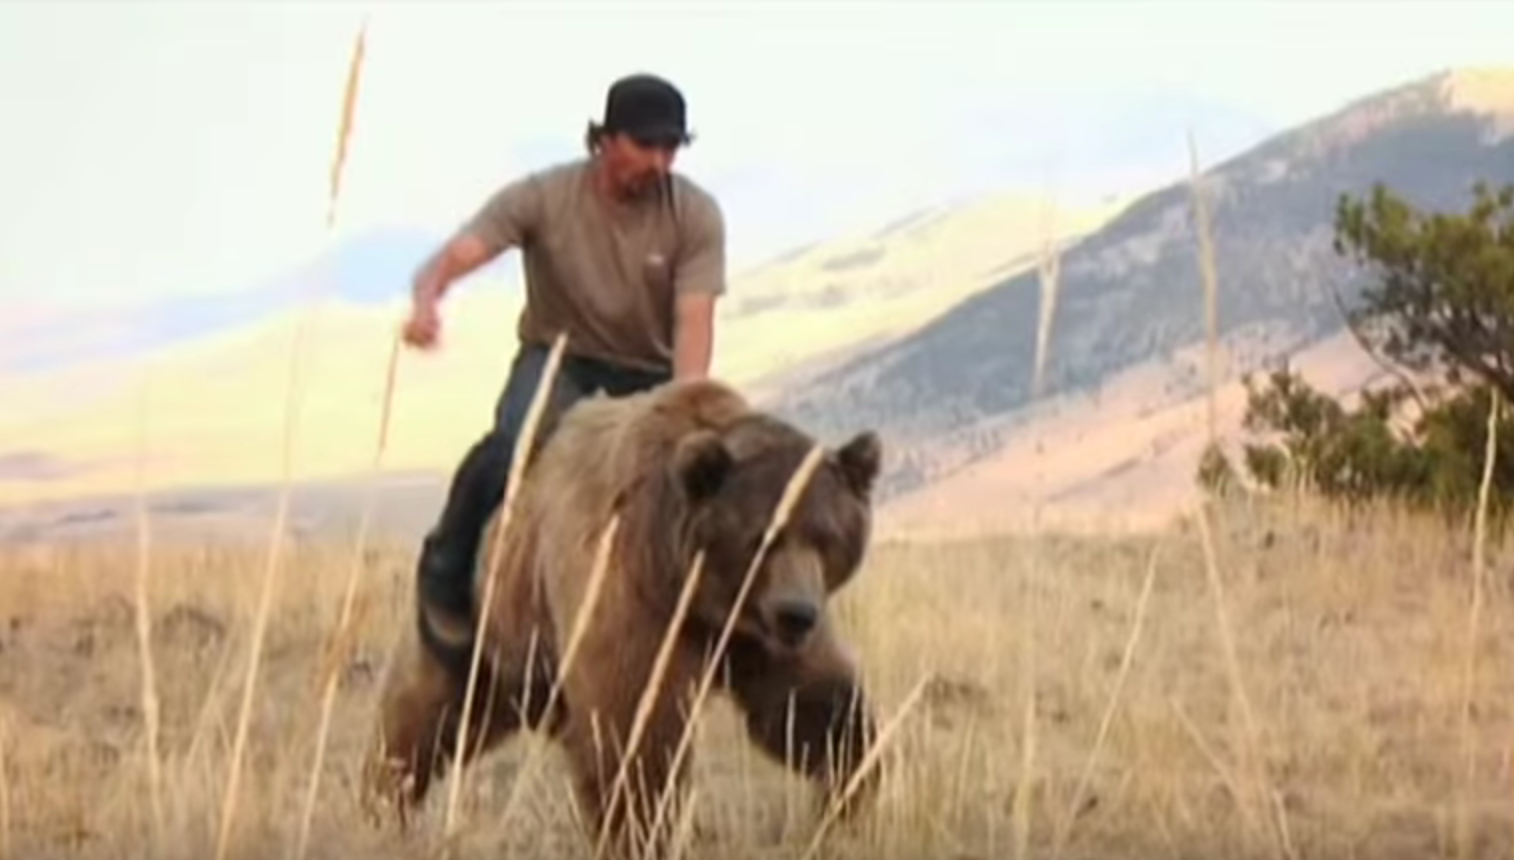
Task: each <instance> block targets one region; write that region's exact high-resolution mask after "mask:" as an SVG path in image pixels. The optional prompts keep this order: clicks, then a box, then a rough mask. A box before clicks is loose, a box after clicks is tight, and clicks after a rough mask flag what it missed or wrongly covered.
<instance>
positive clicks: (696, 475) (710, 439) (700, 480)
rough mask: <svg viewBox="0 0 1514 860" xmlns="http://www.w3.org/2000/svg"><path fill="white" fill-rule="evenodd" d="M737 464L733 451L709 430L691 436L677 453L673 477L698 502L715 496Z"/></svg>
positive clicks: (679, 444) (681, 443)
mask: <svg viewBox="0 0 1514 860" xmlns="http://www.w3.org/2000/svg"><path fill="white" fill-rule="evenodd" d="M735 463H736V459H735V458H734V457H732V456H731V452H730V449H728V448H726V446H725V443H724V442H722V441H720V437H719V436H717V435H715V434H714V433H713V432H711V431H709V430H698V431H695V432H694V433H692V434H690V435H689V437H688V438H686V439H684V440H683V441H682V442H680V443H678V448H677V449H676V450H675V451H674V452H673V474H674V476H675V478H676V480H677V481H678V486H679V488H680V489H682V490H683V492H684V495H685V496H687V497H688V498H689V499H690V500H691V501H696V502H698V501H703V500H705V499H707V498H709V497H710V496H713V495H714V494H715V491H717V490H719V489H720V485H721V483H722V482H724V481H725V478H726V475H728V474H729V473H730V471H731V467H732V466H733V465H735Z"/></svg>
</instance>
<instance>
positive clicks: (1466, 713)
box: [1456, 387, 1503, 857]
mask: <svg viewBox="0 0 1514 860" xmlns="http://www.w3.org/2000/svg"><path fill="white" fill-rule="evenodd" d="M1490 391H1491V392H1492V394H1491V396H1490V398H1489V403H1488V424H1487V431H1486V434H1487V440H1486V445H1485V448H1484V451H1483V463H1482V480H1481V482H1480V484H1479V485H1478V488H1477V512H1476V519H1475V521H1474V524H1473V535H1472V600H1471V606H1469V607H1468V609H1467V614H1468V615H1469V616H1470V617H1469V618H1468V619H1467V639H1466V643H1467V644H1466V648H1467V650H1466V653H1465V656H1464V657H1463V663H1462V696H1461V732H1460V735H1461V747H1462V750H1461V752H1462V760H1463V767H1464V768H1465V771H1464V776H1465V780H1466V781H1465V783H1464V784H1463V787H1462V790H1461V791H1460V792H1458V802H1457V812H1458V814H1457V827H1456V852H1457V856H1458V857H1468V856H1470V854H1471V851H1472V836H1471V826H1472V824H1471V815H1472V812H1471V808H1470V806H1471V804H1470V795H1471V793H1472V792H1473V791H1474V789H1473V788H1472V786H1473V781H1474V780H1475V778H1476V776H1477V745H1476V740H1475V738H1474V737H1473V735H1472V697H1473V696H1474V695H1475V693H1476V690H1477V640H1478V637H1479V636H1480V635H1481V627H1482V611H1483V578H1484V575H1485V572H1486V568H1487V547H1486V544H1487V532H1488V499H1489V496H1490V495H1491V493H1492V485H1493V468H1494V465H1495V461H1496V460H1497V458H1498V415H1499V411H1500V410H1501V409H1502V406H1503V400H1502V397H1501V396H1500V394H1499V391H1498V389H1497V388H1494V387H1490Z"/></svg>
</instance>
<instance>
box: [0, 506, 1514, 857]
mask: <svg viewBox="0 0 1514 860" xmlns="http://www.w3.org/2000/svg"><path fill="white" fill-rule="evenodd" d="M1472 546H1473V541H1472V536H1471V531H1470V529H1460V530H1453V529H1450V528H1448V527H1446V526H1444V525H1443V524H1440V523H1436V522H1431V521H1426V520H1423V519H1420V518H1415V517H1411V516H1408V515H1405V514H1402V513H1397V512H1394V511H1391V510H1377V511H1370V512H1358V513H1355V514H1348V513H1345V512H1341V511H1338V510H1331V509H1327V508H1325V507H1323V506H1321V505H1318V504H1314V503H1309V502H1294V503H1289V504H1282V503H1277V504H1272V505H1269V506H1268V507H1266V508H1265V509H1263V508H1250V507H1247V506H1243V505H1239V504H1232V505H1230V506H1228V507H1225V508H1222V509H1210V510H1209V511H1208V512H1207V513H1206V515H1205V518H1204V520H1203V521H1202V522H1200V521H1197V520H1195V521H1191V522H1189V523H1188V524H1186V525H1185V526H1184V527H1182V528H1178V529H1174V530H1172V531H1170V532H1167V533H1163V534H1159V535H1151V536H1146V537H1130V538H1121V539H1118V540H1116V539H1106V540H1098V539H1089V538H1076V539H1074V538H1059V537H1056V536H1053V535H1040V536H1033V537H1023V538H1003V539H996V540H995V541H979V542H970V543H969V542H963V543H953V544H940V545H923V544H902V543H890V542H888V541H886V540H882V541H880V542H879V543H878V545H877V546H876V548H875V550H874V552H873V554H872V556H871V557H870V559H869V561H868V563H867V568H866V570H865V571H864V573H863V575H862V576H861V577H860V578H859V579H858V580H857V581H856V583H855V585H854V587H853V588H852V589H851V590H849V591H847V592H846V593H845V594H844V597H843V598H842V599H841V601H840V605H839V607H838V611H839V612H841V613H843V624H844V628H845V630H846V631H847V632H848V633H849V635H850V636H851V637H852V639H853V641H854V642H855V643H856V647H857V649H858V651H859V652H860V654H861V656H862V658H863V660H864V666H865V671H866V674H867V677H868V678H869V682H870V685H871V687H872V689H873V691H874V695H875V696H876V697H877V700H878V702H879V705H880V707H881V708H882V710H883V714H882V717H883V719H884V720H885V721H887V720H889V719H892V718H893V717H894V716H895V715H896V714H897V715H898V716H899V723H898V729H897V732H896V733H895V734H893V735H892V737H891V742H890V744H889V746H888V756H887V759H886V766H887V768H888V781H887V783H886V785H887V788H886V790H885V792H884V794H883V796H882V798H881V801H880V803H881V805H880V807H878V808H877V809H876V810H875V811H874V812H873V813H872V814H871V815H869V816H868V817H866V818H865V819H863V820H862V821H860V822H858V824H857V825H856V826H855V827H853V828H851V829H849V830H836V831H832V832H830V833H829V835H828V836H827V838H826V840H825V842H824V844H823V846H822V849H823V850H822V852H821V856H845V857H858V858H861V857H864V856H870V855H875V856H879V857H885V858H924V857H946V858H997V857H1021V856H1035V857H1055V856H1061V857H1068V858H1073V857H1110V856H1120V857H1126V858H1144V857H1222V856H1223V857H1322V858H1325V857H1328V858H1345V857H1377V858H1397V857H1404V858H1409V857H1414V858H1424V857H1441V856H1446V857H1453V856H1466V857H1472V856H1477V857H1488V856H1507V855H1508V853H1509V851H1510V850H1511V848H1514V816H1511V809H1514V806H1511V801H1514V794H1511V790H1510V789H1511V785H1514V773H1511V770H1510V761H1509V750H1510V743H1511V740H1514V711H1511V708H1514V660H1511V649H1510V648H1509V647H1506V646H1505V645H1504V644H1503V643H1504V642H1505V641H1506V640H1507V639H1508V636H1509V633H1510V629H1511V628H1510V625H1511V620H1514V619H1511V615H1510V610H1511V603H1510V594H1509V583H1508V575H1507V570H1508V568H1507V565H1506V563H1505V561H1504V559H1505V557H1506V556H1505V554H1504V553H1503V552H1502V551H1501V550H1495V549H1490V550H1489V551H1488V553H1487V563H1486V565H1485V570H1486V575H1485V576H1484V577H1482V578H1480V579H1479V580H1478V581H1480V582H1481V583H1482V585H1481V587H1480V588H1478V589H1474V579H1475V577H1474V575H1473V574H1474V569H1475V568H1476V565H1475V564H1474V561H1475V559H1474V553H1473V551H1472ZM351 556H352V552H351V549H350V548H349V547H347V546H344V545H342V544H340V543H337V542H336V541H334V540H333V541H331V542H328V543H325V544H319V543H304V544H300V545H296V546H294V547H292V548H291V550H290V552H289V555H288V557H287V559H286V563H285V565H284V566H283V567H282V568H281V569H280V570H279V572H278V576H277V579H276V581H275V591H274V592H273V593H272V602H271V604H270V605H271V606H272V607H273V612H272V615H271V616H270V621H269V624H268V628H267V631H266V639H265V641H264V643H263V650H262V654H261V661H260V668H259V672H258V676H257V687H256V693H255V695H254V697H253V699H252V701H253V704H254V707H253V708H252V710H251V711H250V722H249V724H248V725H249V731H248V734H247V737H246V746H245V750H244V753H243V758H242V768H241V772H240V774H239V787H238V790H237V794H236V795H235V798H234V802H233V803H232V804H231V805H232V811H233V818H232V819H231V822H230V823H231V825H232V828H231V829H230V830H229V831H228V833H229V837H230V838H229V840H228V845H229V846H230V850H229V851H228V856H236V857H254V856H257V857H264V856H294V850H295V847H296V846H297V845H298V844H299V841H300V833H301V828H302V825H303V824H304V823H305V821H306V818H305V810H306V805H305V798H306V794H307V792H308V791H309V789H310V779H311V769H312V763H313V762H314V761H315V760H316V747H317V736H318V728H319V723H320V717H321V698H322V694H323V686H324V680H325V678H326V677H327V676H326V675H325V674H324V673H325V672H326V671H328V670H330V671H334V672H335V673H336V674H335V676H334V677H335V678H336V679H337V680H338V681H339V686H338V687H337V688H336V697H335V699H334V710H333V711H332V718H331V723H330V732H329V736H328V740H327V742H326V744H325V753H324V757H323V758H322V759H321V773H320V783H319V795H318V801H317V803H316V805H315V807H314V808H313V811H312V814H311V815H310V817H309V819H308V821H309V834H308V835H309V839H308V848H307V850H306V853H305V856H307V857H354V856H364V857H404V858H409V857H422V856H433V854H432V852H433V851H434V850H435V848H436V840H437V837H438V834H439V833H440V828H441V815H442V808H443V806H444V804H445V799H446V790H445V788H444V789H443V790H442V791H439V792H438V793H437V794H435V795H433V798H432V802H431V804H430V805H429V806H428V807H427V809H426V810H425V813H424V814H423V816H422V817H421V818H420V819H419V820H417V821H416V822H414V824H413V826H412V828H411V829H410V830H409V831H408V832H405V833H400V832H399V831H398V830H397V829H396V828H394V827H393V826H392V825H383V826H379V825H376V824H374V823H373V822H371V821H370V820H369V819H368V818H367V817H366V816H365V814H364V812H363V810H362V807H361V805H360V803H359V799H358V795H357V776H358V773H359V769H360V766H361V761H362V755H363V753H364V752H365V748H366V745H367V743H368V741H369V738H370V730H371V721H372V713H373V707H374V700H375V696H376V694H377V692H378V684H379V680H380V678H381V675H382V673H383V671H384V669H385V663H386V660H387V659H388V657H389V653H390V648H391V645H392V643H393V642H394V639H395V633H396V632H397V631H399V630H400V629H401V625H403V624H405V623H407V621H408V615H407V614H406V612H407V610H408V608H409V604H408V599H409V592H408V587H409V567H408V565H409V559H410V550H409V549H408V548H407V547H402V546H400V547H376V548H374V549H371V550H370V551H369V552H368V553H367V554H366V559H365V566H364V567H363V569H362V571H361V577H362V578H361V584H360V588H359V592H358V599H357V602H356V604H355V608H356V613H355V616H354V617H355V619H356V623H355V627H354V630H355V636H354V637H353V638H352V640H351V648H350V650H347V651H345V652H342V653H341V654H340V656H339V657H338V658H337V659H335V660H332V659H330V658H329V657H328V655H329V654H330V653H331V647H332V646H331V642H330V639H331V638H332V633H333V631H334V630H336V628H337V618H338V613H339V611H340V608H341V606H342V597H343V592H344V588H345V585H346V582H347V578H348V574H349V572H350V570H351V567H350V566H351V564H352V558H351ZM137 560H138V547H137V546H135V545H133V544H132V543H130V542H126V543H121V544H96V545H85V544H79V545H73V546H65V547H56V548H37V547H31V548H12V549H9V550H7V551H6V554H5V555H4V558H3V561H0V773H3V778H0V856H3V857H5V858H23V857H24V858H34V857H81V858H82V857H90V858H95V857H99V858H106V857H128V856H131V857H143V856H146V857H155V858H156V857H185V858H189V857H196V858H205V857H212V856H214V849H215V846H216V844H217V837H218V834H219V832H220V828H221V827H222V824H223V817H222V813H223V805H224V804H225V801H226V791H227V785H228V774H229V771H230V763H231V761H232V758H233V750H234V749H235V748H236V736H237V725H238V718H239V708H240V704H241V696H242V691H243V684H244V683H245V681H246V667H247V665H248V663H249V659H248V658H249V648H250V646H251V644H252V640H253V633H254V631H255V620H256V615H257V613H256V609H257V606H258V604H259V600H260V599H261V594H260V589H261V587H262V582H263V574H264V569H265V565H266V563H267V559H266V558H265V550H264V548H262V547H260V546H257V545H255V544H250V545H246V546H241V547H238V546H233V545H229V544H226V545H201V546H191V545H182V546H175V545H155V546H151V547H150V561H151V565H150V568H149V573H150V576H149V578H148V580H147V587H146V590H145V596H146V606H147V608H148V609H149V613H148V617H149V618H150V619H151V625H150V630H149V634H150V641H151V648H152V658H153V659H152V662H151V666H152V672H153V677H152V681H153V685H152V686H153V687H154V688H155V690H156V695H157V699H156V701H155V702H154V701H153V700H150V699H148V698H146V697H144V694H143V689H144V685H143V669H144V665H145V664H144V662H143V661H142V659H141V653H140V651H139V648H140V641H141V640H140V639H139V630H138V628H137V606H138V603H137V600H138V590H137V579H136V573H137V569H138V568H137ZM1474 598H1475V599H1474ZM1469 646H1470V650H1469ZM922 682H923V683H924V685H925V686H924V695H923V696H921V697H920V698H919V699H918V700H917V703H916V704H915V705H914V706H913V707H908V708H904V709H903V713H902V714H901V713H899V711H900V710H901V703H903V702H904V701H905V698H906V696H907V695H908V694H909V693H910V691H911V690H914V689H916V687H917V685H918V684H921V683H922ZM1469 683H1470V686H1468V685H1469ZM154 711H155V712H156V721H157V724H158V725H159V726H160V729H159V732H158V734H157V738H156V756H152V755H150V745H149V743H148V741H149V737H148V733H147V732H146V731H145V730H144V727H145V726H147V725H149V724H150V720H149V718H150V717H153V715H154V714H153V712H154ZM535 743H537V740H536V739H535V738H533V737H530V736H523V737H521V738H519V739H518V740H517V741H515V742H514V743H512V744H510V745H509V746H508V747H506V748H504V749H503V750H501V751H500V752H499V753H498V754H496V755H495V756H493V757H492V758H489V759H487V760H486V761H485V762H484V763H483V764H482V765H481V766H479V767H478V768H476V769H474V770H472V771H469V772H468V775H467V782H466V783H465V789H464V791H463V793H462V801H463V805H462V808H461V816H462V818H461V825H462V835H461V838H460V840H459V842H458V843H457V847H458V849H459V855H458V856H502V855H503V856H512V855H514V856H531V857H569V856H586V854H585V851H584V844H583V842H582V841H581V837H580V836H579V834H578V831H577V830H576V827H575V822H574V819H573V817H572V812H571V811H570V804H569V801H568V797H569V795H568V793H567V791H568V787H567V783H566V781H565V780H564V776H565V770H564V769H563V768H562V767H561V766H560V765H559V763H558V762H557V761H555V760H554V759H553V758H552V757H551V755H550V754H549V756H548V757H547V758H546V759H545V762H546V763H547V766H545V767H542V768H537V769H534V772H533V774H532V775H531V776H530V777H529V778H530V779H531V780H532V784H529V785H527V786H525V790H524V791H522V792H521V795H520V796H521V799H522V802H521V803H520V804H519V805H517V806H515V807H513V808H512V809H511V810H510V812H511V815H510V816H509V817H508V818H506V817H505V816H504V813H505V811H506V809H505V807H506V799H507V797H508V796H509V795H510V793H511V792H512V791H513V790H514V788H515V786H514V780H515V778H516V777H517V770H518V768H519V766H520V763H521V762H522V760H523V757H524V756H525V754H526V753H527V751H528V750H529V748H530V747H531V746H532V745H533V744H535ZM695 750H696V755H697V756H698V757H699V758H698V761H697V782H696V785H697V790H698V796H697V801H696V807H695V819H696V834H697V835H696V837H695V839H694V840H693V842H692V844H691V845H690V852H689V854H690V855H692V856H708V857H717V856H731V857H791V856H799V855H800V853H801V852H802V851H803V850H804V849H805V848H806V847H807V846H808V845H809V842H810V839H811V837H812V835H813V830H814V823H815V818H814V815H813V807H812V805H811V795H810V793H809V789H808V788H807V787H806V786H804V785H803V784H802V783H800V782H798V781H797V780H795V779H792V778H790V777H789V776H787V775H786V774H785V773H783V772H782V771H781V770H779V769H778V768H777V767H776V766H775V765H773V764H772V763H770V762H768V761H766V760H763V759H761V758H759V757H758V756H757V755H755V754H754V752H753V750H752V749H751V748H750V747H748V746H747V744H746V743H745V741H744V740H743V739H742V738H741V736H740V734H739V732H738V731H737V725H736V723H735V722H734V720H733V713H732V712H731V711H730V710H729V707H728V706H727V705H726V703H725V702H724V701H723V700H722V701H717V702H714V703H712V706H711V707H710V708H709V709H708V711H707V718H706V721H705V724H704V730H703V731H702V733H701V735H700V737H699V740H698V743H697V745H696V747H695ZM154 761H155V762H156V764H157V766H156V768H154V767H152V766H151V764H152V762H154ZM155 786H156V787H155ZM155 821H156V822H158V823H157V824H156V825H155ZM155 834H157V835H156V836H155ZM155 838H156V839H158V840H160V841H158V842H156V843H154V841H153V840H154V839H155Z"/></svg>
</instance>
